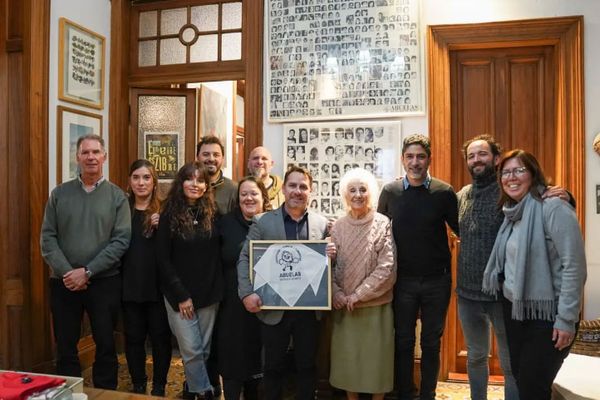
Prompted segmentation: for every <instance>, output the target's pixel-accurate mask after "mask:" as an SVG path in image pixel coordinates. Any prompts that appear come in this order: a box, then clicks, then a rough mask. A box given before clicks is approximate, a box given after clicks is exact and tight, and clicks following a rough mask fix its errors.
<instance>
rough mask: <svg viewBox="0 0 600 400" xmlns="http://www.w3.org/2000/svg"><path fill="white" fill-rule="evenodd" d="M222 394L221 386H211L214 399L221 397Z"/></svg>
mask: <svg viewBox="0 0 600 400" xmlns="http://www.w3.org/2000/svg"><path fill="white" fill-rule="evenodd" d="M222 393H223V389H222V388H221V385H219V384H217V385H213V396H214V397H217V398H218V397H221V394H222Z"/></svg>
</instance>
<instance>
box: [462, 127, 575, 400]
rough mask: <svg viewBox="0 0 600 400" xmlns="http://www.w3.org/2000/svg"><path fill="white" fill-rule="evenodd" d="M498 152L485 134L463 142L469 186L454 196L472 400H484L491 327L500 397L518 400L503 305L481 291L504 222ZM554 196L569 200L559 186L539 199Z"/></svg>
mask: <svg viewBox="0 0 600 400" xmlns="http://www.w3.org/2000/svg"><path fill="white" fill-rule="evenodd" d="M501 151H502V150H501V148H500V145H499V144H498V143H497V142H496V141H495V140H494V138H493V137H492V136H489V135H479V136H476V137H474V138H472V139H469V140H468V141H466V142H465V144H464V145H463V154H464V156H465V161H466V163H467V169H468V170H469V173H470V174H471V177H472V178H473V183H472V184H470V185H467V186H465V187H463V188H462V189H461V190H460V192H458V194H457V196H458V223H459V227H460V242H461V244H460V253H459V256H458V271H457V281H456V294H457V295H458V317H459V319H460V322H461V325H462V329H463V334H464V337H465V341H466V344H467V372H468V375H469V386H470V389H471V398H472V399H473V400H485V399H487V384H488V376H489V367H488V358H489V357H488V355H489V354H490V336H489V332H490V325H491V327H493V329H494V333H495V335H496V342H497V343H498V354H499V356H500V365H501V366H502V370H503V371H504V398H505V399H506V400H518V399H519V393H518V390H517V386H516V382H515V378H514V377H513V375H512V372H511V367H510V356H509V353H508V345H507V342H506V331H505V329H504V320H503V316H502V301H500V300H498V299H496V298H495V297H493V296H489V295H486V294H484V293H483V292H482V291H481V283H482V280H483V271H484V270H485V267H486V265H487V262H488V259H489V257H490V253H491V251H492V247H493V246H494V241H495V240H496V235H497V233H498V229H500V225H501V224H502V221H503V220H504V214H503V213H502V209H501V208H500V207H498V199H499V198H500V186H499V185H498V180H497V175H496V168H497V166H498V163H499V162H500V155H501ZM553 196H559V197H560V198H562V199H564V200H569V194H568V193H567V192H566V191H565V190H564V189H562V188H560V187H551V188H548V190H547V191H546V192H545V193H544V195H543V197H544V198H546V197H553ZM524 400H525V399H524Z"/></svg>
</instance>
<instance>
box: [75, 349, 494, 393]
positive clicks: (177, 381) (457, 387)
mask: <svg viewBox="0 0 600 400" xmlns="http://www.w3.org/2000/svg"><path fill="white" fill-rule="evenodd" d="M146 374H147V375H148V380H149V382H152V358H151V357H148V360H147V361H146ZM83 377H84V384H85V385H86V386H93V385H92V377H91V368H90V369H87V370H85V371H84V374H83ZM184 379H185V377H184V373H183V364H182V362H181V357H176V356H174V357H173V360H172V361H171V368H170V369H169V376H168V384H167V387H166V395H167V397H169V398H178V397H179V395H180V394H181V387H182V384H183V381H184ZM117 390H118V391H120V392H129V391H130V390H131V380H130V378H129V372H128V371H127V361H126V360H125V356H124V355H119V383H118V386H117ZM150 390H151V384H149V385H148V393H150ZM436 392H437V395H436V400H469V399H470V395H469V385H468V384H466V383H454V382H439V383H438V386H437V391H436ZM285 397H286V400H287V399H288V398H289V399H290V400H291V399H293V396H292V395H291V394H290V396H285ZM335 397H336V399H337V398H338V396H335ZM343 398H345V397H344V396H341V397H340V399H343ZM488 400H504V387H503V386H501V385H490V386H489V387H488Z"/></svg>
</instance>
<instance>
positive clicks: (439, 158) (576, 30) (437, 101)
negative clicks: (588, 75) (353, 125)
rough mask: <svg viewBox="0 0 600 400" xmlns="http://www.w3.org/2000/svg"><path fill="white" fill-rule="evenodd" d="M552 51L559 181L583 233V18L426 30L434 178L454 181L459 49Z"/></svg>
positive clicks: (465, 25)
mask: <svg viewBox="0 0 600 400" xmlns="http://www.w3.org/2000/svg"><path fill="white" fill-rule="evenodd" d="M538 45H550V46H554V47H555V50H556V54H558V60H557V65H558V70H559V77H558V81H557V115H558V120H557V123H556V129H557V135H556V136H557V137H558V140H559V142H558V143H557V149H558V154H557V155H556V157H557V165H558V166H559V175H558V176H557V177H556V180H557V183H559V184H561V185H564V186H565V187H567V188H568V189H569V190H570V191H571V193H573V195H574V197H575V200H576V201H577V217H578V218H579V222H580V224H581V226H582V230H583V231H585V227H584V222H585V201H584V200H585V132H584V103H583V99H584V97H583V17H582V16H573V17H561V18H545V19H534V20H523V21H505V22H492V23H484V24H461V25H433V26H430V27H429V28H428V30H427V48H428V53H427V57H428V60H427V61H428V62H427V65H428V69H427V78H428V99H429V100H428V105H429V110H428V115H429V136H430V138H431V143H432V152H433V154H432V155H433V158H434V160H435V161H434V162H433V163H432V173H433V174H434V175H435V176H437V177H439V178H440V179H443V180H445V181H450V178H451V165H452V157H453V156H455V153H453V152H448V151H447V149H449V148H451V146H452V142H451V109H450V62H449V53H450V51H451V50H455V49H487V48H499V47H525V46H538Z"/></svg>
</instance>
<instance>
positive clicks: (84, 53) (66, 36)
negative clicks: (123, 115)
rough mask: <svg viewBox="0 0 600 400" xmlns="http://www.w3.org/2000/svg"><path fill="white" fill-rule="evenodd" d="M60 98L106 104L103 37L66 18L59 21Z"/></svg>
mask: <svg viewBox="0 0 600 400" xmlns="http://www.w3.org/2000/svg"><path fill="white" fill-rule="evenodd" d="M58 98H59V99H60V100H64V101H68V102H71V103H76V104H81V105H84V106H88V107H92V108H97V109H99V110H101V109H102V108H103V107H104V36H102V35H99V34H97V33H95V32H92V31H91V30H89V29H87V28H84V27H83V26H81V25H78V24H76V23H75V22H73V21H69V20H68V19H66V18H60V23H59V45H58Z"/></svg>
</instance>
